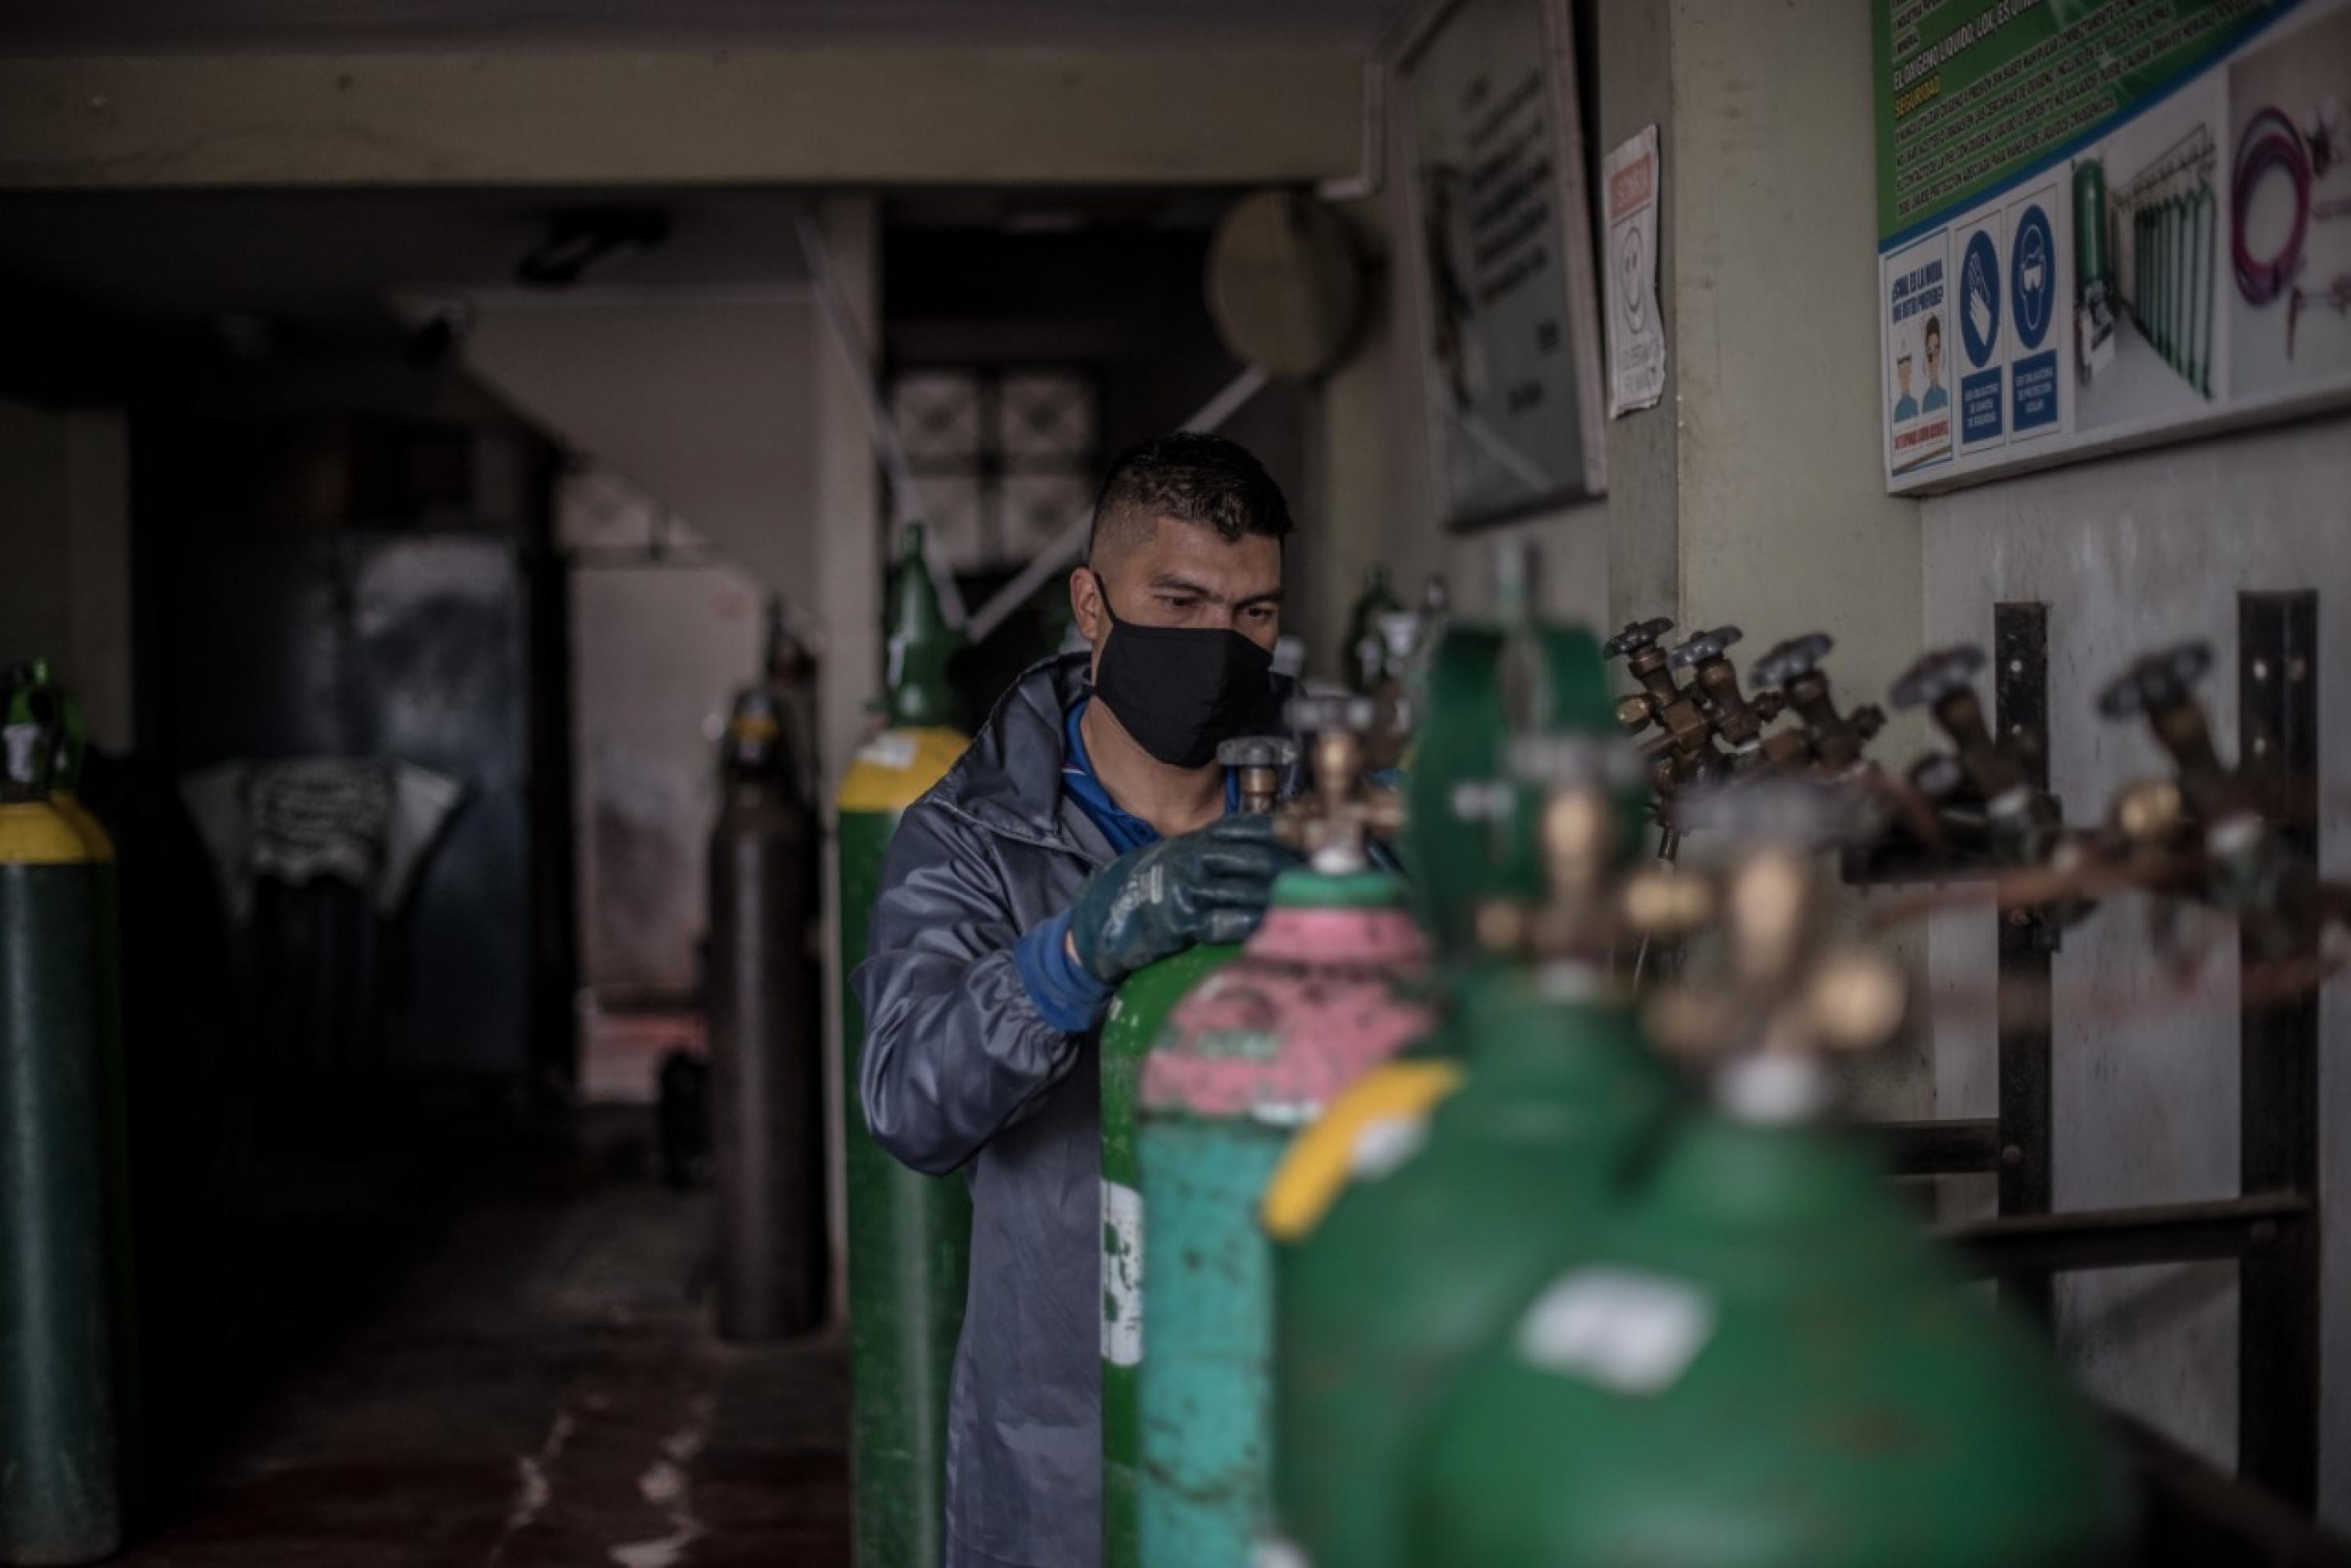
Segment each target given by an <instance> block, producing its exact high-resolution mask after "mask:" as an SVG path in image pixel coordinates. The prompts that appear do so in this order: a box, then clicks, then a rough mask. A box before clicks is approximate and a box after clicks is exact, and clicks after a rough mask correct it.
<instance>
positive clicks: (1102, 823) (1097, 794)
mask: <svg viewBox="0 0 2351 1568" xmlns="http://www.w3.org/2000/svg"><path fill="white" fill-rule="evenodd" d="M1089 701H1092V695H1091V694H1087V695H1084V696H1081V697H1080V698H1079V699H1078V700H1077V701H1076V702H1074V703H1072V704H1071V707H1070V714H1069V717H1068V718H1067V719H1065V720H1064V721H1063V722H1062V724H1061V735H1062V742H1063V745H1062V752H1061V789H1062V792H1063V793H1064V794H1067V795H1068V796H1069V797H1070V798H1071V800H1074V801H1076V802H1077V803H1078V808H1079V809H1080V810H1081V811H1083V812H1084V813H1085V814H1086V817H1087V819H1088V820H1089V821H1091V822H1092V824H1093V825H1094V826H1095V827H1097V828H1098V829H1100V830H1101V832H1102V836H1103V837H1104V838H1106V839H1108V840H1109V841H1110V846H1111V852H1112V853H1113V854H1116V855H1123V854H1125V853H1126V852H1127V851H1128V850H1130V849H1140V848H1142V847H1143V846H1144V845H1146V844H1156V843H1158V842H1159V830H1158V829H1157V828H1155V827H1154V826H1151V824H1149V823H1147V822H1145V821H1144V820H1143V818H1141V817H1139V816H1137V815H1134V813H1133V812H1130V811H1128V810H1126V809H1125V808H1124V807H1123V806H1121V805H1119V804H1118V802H1116V801H1114V800H1113V799H1111V797H1110V791H1108V790H1106V789H1104V788H1103V787H1102V780H1100V779H1098V778H1096V777H1095V776H1094V765H1093V763H1092V760H1091V759H1089V758H1088V757H1087V755H1086V741H1085V736H1084V734H1083V733H1081V729H1080V723H1079V722H1080V721H1081V720H1082V719H1083V718H1084V717H1085V716H1086V704H1087V703H1088V702H1089ZM1239 807H1240V779H1239V778H1238V776H1237V775H1236V774H1234V773H1233V771H1232V770H1231V769H1230V768H1227V769H1226V770H1225V810H1226V811H1227V812H1228V813H1229V812H1232V811H1236V810H1238V809H1239Z"/></svg>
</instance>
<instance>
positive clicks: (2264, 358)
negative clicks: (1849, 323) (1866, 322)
mask: <svg viewBox="0 0 2351 1568" xmlns="http://www.w3.org/2000/svg"><path fill="white" fill-rule="evenodd" d="M1871 25H1872V27H1873V30H1874V33H1875V41H1876V55H1875V66H1876V138H1877V240H1878V245H1877V254H1878V263H1877V265H1878V280H1877V281H1878V288H1877V293H1878V297H1877V302H1876V315H1877V324H1878V335H1879V338H1880V341H1881V343H1882V345H1883V351H1882V353H1881V355H1880V358H1881V360H1882V364H1881V366H1880V378H1881V385H1880V388H1879V392H1880V408H1881V409H1882V410H1883V413H1884V421H1885V436H1886V483H1887V486H1888V488H1890V489H1893V490H1895V491H1931V490H1937V489H1947V488H1949V487H1951V486H1953V485H1957V484H1961V483H1968V482H1970V481H1971V480H1976V479H1987V478H1991V477H1992V476H1993V475H1995V474H2000V473H2007V472H2017V471H2020V470H2023V469H2030V468H2040V467H2046V466H2048V465H2050V464H2052V463H2055V462H2066V461H2070V460H2072V459H2074V458H2080V457H2086V456H2090V455H2092V454H2094V453H2096V452H2111V451H2117V450H2120V449H2123V448H2126V447H2135V446H2145V445H2147V444H2149V443H2152V442H2156V441H2166V440H2172V439H2177V438H2179V437H2183V436H2189V435H2196V434H2201V433H2203V432H2205V431H2212V430H2218V429H2222V428H2226V427H2229V426H2232V425H2241V424H2246V423H2250V422H2253V421H2261V420H2268V419H2281V418H2285V417H2288V416H2291V415H2295V414H2300V413H2304V412H2307V411H2310V410H2314V409H2317V408H2323V407H2328V406H2339V405H2341V404H2344V403H2346V402H2351V126H2347V125H2346V120H2345V111H2344V109H2343V105H2344V104H2345V102H2346V100H2351V0H1872V3H1871Z"/></svg>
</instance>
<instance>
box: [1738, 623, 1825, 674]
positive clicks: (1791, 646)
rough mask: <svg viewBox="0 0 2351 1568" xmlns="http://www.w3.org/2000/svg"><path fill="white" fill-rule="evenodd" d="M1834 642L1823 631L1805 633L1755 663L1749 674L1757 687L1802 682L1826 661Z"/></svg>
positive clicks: (1784, 643) (1789, 640)
mask: <svg viewBox="0 0 2351 1568" xmlns="http://www.w3.org/2000/svg"><path fill="white" fill-rule="evenodd" d="M1835 646H1836V639H1834V638H1833V637H1831V636H1830V635H1829V634H1828V633H1827V632H1824V631H1808V632H1806V633H1805V634H1804V635H1803V636H1802V637H1792V638H1790V639H1788V640H1787V641H1785V642H1783V643H1781V644H1779V645H1778V646H1777V647H1775V648H1773V649H1771V652H1769V653H1767V654H1765V655H1764V656H1763V657H1762V658H1761V659H1757V660H1756V661H1755V667H1754V669H1753V670H1750V672H1749V673H1750V675H1751V676H1752V677H1753V679H1754V680H1755V683H1756V684H1757V685H1758V686H1766V687H1769V686H1785V685H1787V684H1788V683H1789V682H1791V681H1794V680H1802V679H1803V678H1804V677H1805V676H1807V675H1810V674H1811V673H1812V672H1813V670H1816V669H1818V668H1819V667H1820V662H1821V660H1822V659H1825V658H1827V657H1828V653H1829V649H1833V648H1834V647H1835Z"/></svg>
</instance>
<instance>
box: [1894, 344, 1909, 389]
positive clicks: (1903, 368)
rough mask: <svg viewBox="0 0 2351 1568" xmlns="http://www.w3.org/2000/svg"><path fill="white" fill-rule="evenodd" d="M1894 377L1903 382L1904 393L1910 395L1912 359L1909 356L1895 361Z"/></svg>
mask: <svg viewBox="0 0 2351 1568" xmlns="http://www.w3.org/2000/svg"><path fill="white" fill-rule="evenodd" d="M1894 379H1896V380H1897V381H1899V382H1901V383H1902V395H1903V396H1904V397H1906V398H1907V397H1908V396H1909V395H1910V360H1909V358H1908V356H1907V355H1906V356H1904V357H1903V358H1900V359H1897V360H1896V361H1895V362H1894Z"/></svg>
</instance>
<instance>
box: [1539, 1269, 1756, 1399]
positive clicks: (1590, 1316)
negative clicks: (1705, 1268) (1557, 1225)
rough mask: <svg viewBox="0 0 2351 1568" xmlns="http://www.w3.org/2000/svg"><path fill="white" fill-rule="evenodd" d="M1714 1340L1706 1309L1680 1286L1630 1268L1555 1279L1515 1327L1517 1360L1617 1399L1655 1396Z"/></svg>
mask: <svg viewBox="0 0 2351 1568" xmlns="http://www.w3.org/2000/svg"><path fill="white" fill-rule="evenodd" d="M1713 1334H1714V1303H1713V1302H1712V1301H1711V1300H1709V1299H1708V1297H1707V1296H1706V1295H1705V1294H1704V1293H1701V1292H1700V1291H1698V1289H1696V1288H1695V1287H1694V1286H1692V1285H1690V1284H1689V1283H1688V1282H1686V1281H1682V1280H1676V1279H1668V1278H1667V1277H1666V1276H1665V1275H1663V1274H1650V1273H1642V1272H1638V1271H1635V1270H1633V1269H1615V1268H1588V1269H1577V1270H1574V1271H1573V1272H1569V1273H1565V1274H1562V1275H1561V1276H1560V1277H1559V1278H1558V1279H1556V1280H1554V1281H1552V1284H1551V1288H1550V1289H1548V1290H1546V1291H1544V1292H1543V1293H1542V1294H1541V1295H1540V1296H1538V1297H1537V1298H1535V1304H1534V1305H1533V1306H1531V1307H1529V1308H1528V1309H1527V1314H1526V1316H1525V1317H1523V1318H1521V1319H1520V1321H1519V1355H1520V1356H1522V1357H1523V1358H1525V1360H1526V1362H1527V1364H1528V1365H1529V1366H1536V1367H1540V1368H1541V1369H1542V1370H1543V1371H1546V1372H1563V1373H1568V1374H1570V1375H1572V1376H1581V1377H1583V1378H1586V1379H1588V1380H1590V1381H1591V1382H1593V1383H1597V1384H1598V1385H1600V1386H1602V1387H1604V1388H1606V1389H1609V1390H1611V1391H1613V1392H1614V1393H1618V1394H1633V1395H1650V1394H1662V1393H1664V1392H1665V1391H1666V1390H1667V1389H1668V1388H1670V1387H1672V1386H1674V1384H1675V1383H1676V1382H1677V1381H1679V1380H1680V1377H1681V1375H1682V1374H1683V1373H1684V1372H1685V1371H1687V1369H1688V1367H1689V1364H1690V1363H1691V1362H1692V1361H1694V1360H1696V1359H1697V1357H1698V1352H1699V1351H1700V1350H1702V1349H1704V1348H1705V1347H1706V1342H1707V1341H1708V1339H1709V1338H1711V1337H1712V1336H1713Z"/></svg>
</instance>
